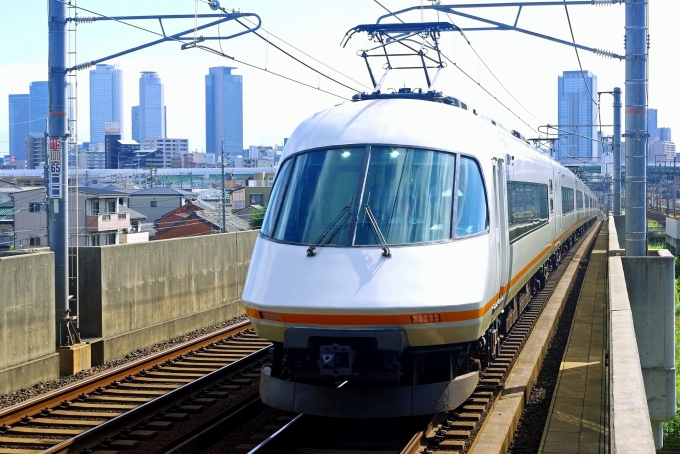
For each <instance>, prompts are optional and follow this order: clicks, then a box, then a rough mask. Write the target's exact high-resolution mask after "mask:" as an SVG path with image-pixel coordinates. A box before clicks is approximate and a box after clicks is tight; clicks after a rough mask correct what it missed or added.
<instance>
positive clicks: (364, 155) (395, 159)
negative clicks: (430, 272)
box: [261, 146, 488, 246]
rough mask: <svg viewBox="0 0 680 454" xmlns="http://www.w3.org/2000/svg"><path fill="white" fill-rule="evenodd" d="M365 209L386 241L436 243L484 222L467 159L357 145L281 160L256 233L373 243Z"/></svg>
mask: <svg viewBox="0 0 680 454" xmlns="http://www.w3.org/2000/svg"><path fill="white" fill-rule="evenodd" d="M456 164H458V182H457V183H458V184H456V181H455V180H456V178H455V175H456ZM454 194H455V195H456V197H453V195H454ZM369 212H370V213H372V214H373V215H374V217H375V220H376V222H377V225H378V227H379V229H380V231H381V232H382V234H383V235H384V237H385V240H386V242H387V244H389V245H398V244H409V243H424V242H431V241H443V240H448V239H451V238H454V237H461V236H467V235H471V234H475V233H480V232H483V231H486V229H487V226H488V215H487V202H486V194H485V190H484V183H483V180H482V176H481V173H480V171H479V167H478V165H477V163H476V162H475V161H474V160H472V159H471V158H469V157H466V156H460V155H457V154H454V153H446V152H441V151H433V150H425V149H418V148H405V147H393V146H368V147H367V146H360V147H342V148H330V149H325V150H316V151H310V152H305V153H299V154H296V155H294V156H292V157H291V158H289V159H287V160H286V161H285V162H284V163H283V164H282V165H281V169H280V171H279V174H278V175H277V178H276V182H275V184H274V188H273V190H272V195H271V198H270V201H269V207H268V209H267V214H266V216H265V219H264V222H263V225H262V230H261V233H262V234H263V235H265V236H268V237H271V238H273V239H275V240H278V241H282V242H286V243H293V244H314V243H319V244H320V245H334V246H363V245H377V244H380V242H379V240H378V237H377V232H376V229H374V228H373V226H372V225H371V222H370V220H369ZM454 213H455V215H454Z"/></svg>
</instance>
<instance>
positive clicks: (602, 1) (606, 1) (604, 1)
mask: <svg viewBox="0 0 680 454" xmlns="http://www.w3.org/2000/svg"><path fill="white" fill-rule="evenodd" d="M590 2H591V4H593V5H595V6H608V5H614V4H616V3H620V2H619V1H618V0H590Z"/></svg>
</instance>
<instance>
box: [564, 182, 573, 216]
mask: <svg viewBox="0 0 680 454" xmlns="http://www.w3.org/2000/svg"><path fill="white" fill-rule="evenodd" d="M572 211H574V190H573V189H571V188H562V214H567V213H570V212H572Z"/></svg>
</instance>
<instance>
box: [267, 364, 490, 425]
mask: <svg viewBox="0 0 680 454" xmlns="http://www.w3.org/2000/svg"><path fill="white" fill-rule="evenodd" d="M478 381H479V372H478V371H475V372H470V373H467V374H464V375H460V376H458V377H456V378H455V379H454V380H453V381H446V382H438V383H430V384H424V385H414V386H393V387H382V388H373V387H371V388H365V387H354V386H352V384H351V383H349V382H347V383H345V384H344V386H342V385H341V386H340V387H337V388H336V387H331V386H319V385H311V384H307V383H297V382H292V381H288V380H282V379H279V378H275V377H272V376H271V368H270V367H269V366H264V367H263V368H262V373H261V378H260V398H261V399H262V402H264V403H265V404H266V405H269V406H270V407H274V408H278V409H280V410H285V411H292V412H296V413H304V414H308V415H315V416H327V417H334V418H393V417H403V416H416V415H427V414H432V413H439V412H443V411H449V410H453V409H455V408H457V407H458V406H460V405H461V404H463V403H464V402H465V401H466V400H467V399H468V398H469V397H470V395H471V394H472V393H473V391H474V389H475V387H476V386H477V382H478Z"/></svg>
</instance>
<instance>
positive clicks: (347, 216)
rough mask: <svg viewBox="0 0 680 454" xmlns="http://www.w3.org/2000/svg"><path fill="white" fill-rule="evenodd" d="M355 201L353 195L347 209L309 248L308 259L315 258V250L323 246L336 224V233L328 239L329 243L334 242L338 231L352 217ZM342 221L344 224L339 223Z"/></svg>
mask: <svg viewBox="0 0 680 454" xmlns="http://www.w3.org/2000/svg"><path fill="white" fill-rule="evenodd" d="M353 201H354V195H352V197H351V198H350V199H349V203H348V204H347V205H345V207H344V208H343V209H342V211H341V212H340V214H338V215H337V216H336V217H335V219H333V221H332V222H331V223H330V224H329V225H328V227H326V230H324V231H323V232H322V233H321V235H319V238H317V239H316V241H315V242H314V244H312V245H311V246H309V247H308V248H307V257H314V256H315V255H316V252H314V249H316V248H317V246H319V245H320V244H321V242H322V241H323V239H324V238H326V235H328V233H329V232H330V231H331V230H332V229H333V227H335V226H336V224H337V227H336V228H335V231H334V232H333V234H332V235H331V236H330V238H329V239H328V241H330V240H332V239H333V237H334V236H335V235H336V234H337V233H338V231H339V230H340V228H341V227H342V226H343V224H344V223H346V222H347V219H348V218H349V217H350V215H351V213H352V202H353ZM343 216H344V219H343ZM341 219H342V222H341V223H339V221H340V220H341Z"/></svg>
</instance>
